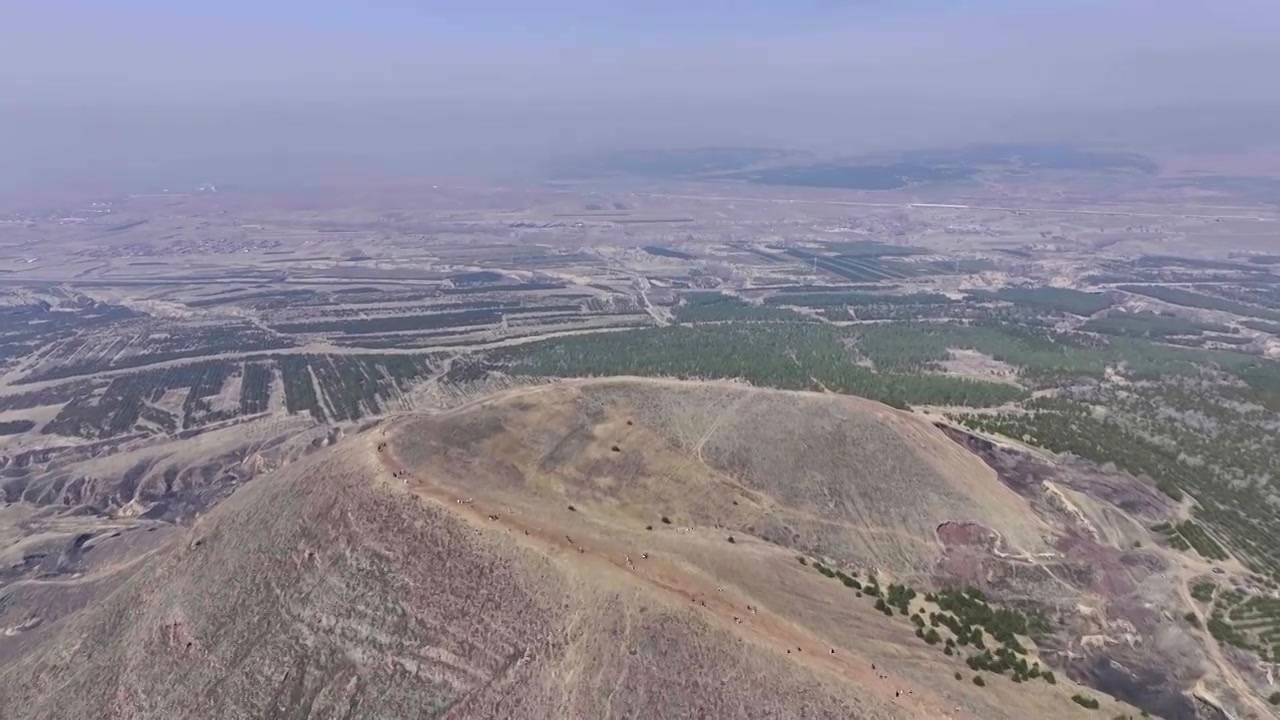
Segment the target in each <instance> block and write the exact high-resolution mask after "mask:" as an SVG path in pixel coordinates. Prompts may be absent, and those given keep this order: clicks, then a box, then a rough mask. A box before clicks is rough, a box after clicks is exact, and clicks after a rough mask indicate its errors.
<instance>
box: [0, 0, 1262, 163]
mask: <svg viewBox="0 0 1280 720" xmlns="http://www.w3.org/2000/svg"><path fill="white" fill-rule="evenodd" d="M5 5H6V6H7V7H6V8H5V10H4V12H3V19H2V21H0V189H12V188H13V187H15V186H23V185H51V184H56V183H60V182H73V181H77V180H79V181H84V180H87V179H92V180H94V181H95V182H96V181H100V180H110V179H112V178H123V179H124V181H130V180H131V179H135V178H155V179H162V178H164V177H165V175H166V173H168V174H171V175H173V176H175V177H176V176H178V175H183V178H182V179H185V177H187V176H193V177H194V176H200V175H209V176H215V175H232V176H243V175H252V174H253V173H259V172H267V171H270V172H273V173H276V174H279V175H280V176H281V177H289V176H290V173H291V172H292V173H295V174H297V175H299V176H306V175H307V174H308V173H313V172H319V171H321V170H325V169H338V168H343V167H351V168H356V167H365V168H368V169H391V170H395V171H397V172H423V173H430V172H452V173H457V172H465V171H466V170H467V169H468V168H472V167H474V168H477V169H479V168H484V169H486V170H488V169H494V168H501V167H502V166H503V165H504V164H510V165H511V166H512V167H515V166H517V165H519V164H521V163H524V162H526V161H528V160H531V159H534V158H538V157H543V156H547V155H553V154H555V153H557V152H561V151H571V150H579V149H584V148H593V147H611V146H616V147H635V146H646V145H653V144H681V145H688V144H743V143H755V144H772V145H786V146H793V147H801V148H813V149H819V150H824V151H861V150H865V149H875V148H886V147H897V146H905V145H919V144H930V143H933V144H941V143H950V142H960V141H966V140H992V139H1000V138H1003V137H1009V138H1026V137H1037V136H1043V137H1045V138H1052V137H1058V136H1075V137H1086V138H1087V137H1089V136H1090V135H1091V134H1096V135H1097V136H1098V139H1138V140H1140V139H1142V138H1144V137H1155V138H1164V137H1168V138H1170V139H1172V140H1186V139H1187V138H1191V139H1197V138H1199V139H1204V140H1206V141H1208V140H1212V139H1214V138H1215V137H1216V136H1218V135H1227V136H1230V138H1231V139H1236V140H1240V139H1247V138H1246V136H1248V138H1252V136H1253V135H1259V136H1262V135H1265V134H1266V132H1267V131H1272V132H1278V133H1280V130H1273V128H1274V125H1273V124H1272V123H1271V122H1270V121H1271V120H1274V119H1275V116H1274V115H1273V114H1267V112H1268V108H1269V107H1272V106H1280V80H1277V78H1276V75H1277V74H1280V71H1277V68H1280V40H1277V38H1280V2H1275V0H1110V1H1109V2H1100V1H1096V0H1020V1H1015V0H968V1H965V0H845V1H841V0H737V1H736V2H731V1H729V0H594V1H591V0H436V1H434V2H431V1H427V0H360V1H357V0H305V1H304V0H205V1H203V2H194V1H192V0H111V1H110V2H103V1H102V0H75V1H73V0H40V1H39V2H20V1H19V0H11V1H10V2H7V3H5ZM1255 111H1256V112H1257V113H1259V114H1258V115H1257V116H1256V117H1255V116H1254V115H1253V114H1252V113H1254V112H1255ZM1135 118H1136V119H1135ZM1242 128H1243V129H1242ZM508 161H510V162H509V163H508ZM184 173H185V175H184ZM235 179H237V180H240V179H242V178H241V177H236V178H235Z"/></svg>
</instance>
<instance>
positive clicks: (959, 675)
mask: <svg viewBox="0 0 1280 720" xmlns="http://www.w3.org/2000/svg"><path fill="white" fill-rule="evenodd" d="M956 679H957V680H963V679H964V676H963V675H961V674H960V671H959V670H957V671H956Z"/></svg>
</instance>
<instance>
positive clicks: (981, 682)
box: [973, 675, 987, 687]
mask: <svg viewBox="0 0 1280 720" xmlns="http://www.w3.org/2000/svg"><path fill="white" fill-rule="evenodd" d="M973 684H974V685H977V686H978V687H986V684H987V681H986V680H983V679H982V676H981V675H974V676H973Z"/></svg>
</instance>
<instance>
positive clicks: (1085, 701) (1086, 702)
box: [1071, 693, 1099, 710]
mask: <svg viewBox="0 0 1280 720" xmlns="http://www.w3.org/2000/svg"><path fill="white" fill-rule="evenodd" d="M1071 701H1072V702H1074V703H1075V704H1077V705H1079V706H1080V707H1083V708H1088V709H1090V710H1097V709H1098V707H1099V703H1098V700H1097V699H1096V698H1091V697H1089V696H1088V695H1082V694H1080V693H1076V694H1075V695H1072V696H1071Z"/></svg>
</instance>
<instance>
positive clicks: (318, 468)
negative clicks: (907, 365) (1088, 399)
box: [0, 379, 1160, 718]
mask: <svg viewBox="0 0 1280 720" xmlns="http://www.w3.org/2000/svg"><path fill="white" fill-rule="evenodd" d="M1037 492H1042V491H1040V490H1037ZM1047 507H1048V502H1047V501H1046V500H1045V499H1044V498H1037V497H1034V496H1033V495H1029V494H1028V493H1027V492H1021V493H1020V492H1019V489H1018V488H1016V487H1011V486H1010V485H1009V484H1008V483H1005V482H1002V481H1001V478H1000V477H999V475H998V473H997V472H996V471H995V470H993V469H992V468H991V467H990V466H989V465H987V464H986V463H984V462H983V461H982V460H981V459H980V458H979V457H978V456H976V455H974V454H971V453H970V452H968V451H967V450H966V449H964V448H963V447H962V446H961V445H960V444H957V443H956V442H955V441H953V440H952V439H951V438H949V437H948V436H947V435H946V434H945V433H944V432H943V431H942V430H940V429H938V428H936V427H934V426H933V425H931V424H930V423H928V422H927V421H925V420H922V419H921V418H919V417H917V416H912V415H910V414H907V413H903V412H901V411H897V410H894V409H891V408H888V407H886V406H883V405H880V404H878V403H874V402H870V401H865V400H860V399H856V398H848V397H839V396H831V395H819V394H814V393H796V392H783V391H773V390H760V389H755V388H750V387H744V386H740V385H735V384H731V383H680V382H670V381H652V380H640V379H617V380H599V381H576V382H563V383H555V384H551V385H540V386H534V387H529V388H521V389H517V390H512V391H506V392H502V393H498V394H495V395H493V396H489V397H485V398H483V399H480V400H477V401H474V402H471V403H469V404H467V405H464V406H462V407H459V408H456V409H454V410H451V411H447V412H444V413H439V414H431V415H411V416H406V417H403V418H399V419H396V420H393V421H387V422H384V423H381V424H378V425H376V426H373V427H369V428H368V429H365V430H364V431H363V432H359V433H356V434H353V435H351V436H348V437H346V438H345V439H342V440H341V441H339V442H338V443H336V444H335V445H334V446H333V447H330V448H328V449H325V450H322V451H320V452H316V453H313V454H311V455H310V456H308V457H305V458H303V459H301V460H299V461H298V462H296V463H293V464H290V465H288V466H287V467H285V468H283V469H281V470H279V471H277V472H274V473H271V474H268V475H265V476H263V477H261V478H259V479H258V480H255V481H254V482H253V483H250V484H249V485H247V486H245V487H244V488H242V489H241V490H238V491H237V492H235V493H234V494H233V495H232V496H231V497H230V498H229V499H227V500H226V501H224V502H223V503H221V504H220V505H218V506H217V507H216V508H215V509H213V510H212V511H211V512H209V513H208V514H207V515H205V516H203V517H201V518H200V519H199V520H197V521H196V522H195V523H193V524H192V525H191V526H190V527H189V528H188V529H186V530H184V531H183V532H180V533H176V534H174V535H173V536H172V537H171V538H169V539H168V541H167V542H165V543H164V544H163V545H161V546H159V547H157V548H156V549H155V550H153V551H152V554H151V555H150V556H149V558H148V560H147V562H146V563H145V566H140V567H136V568H133V569H130V570H122V571H120V572H121V573H123V574H126V575H127V576H128V577H127V579H123V580H121V581H120V582H119V584H118V585H117V586H115V587H113V588H111V590H110V592H109V593H105V592H104V593H103V595H104V596H103V597H100V598H97V599H96V601H95V602H93V603H91V604H86V605H85V607H84V608H83V609H79V610H76V611H73V612H72V613H71V614H70V615H69V616H68V617H67V618H65V619H63V621H62V622H60V623H58V626H57V627H56V628H51V629H50V630H49V631H48V632H47V633H45V634H44V636H43V637H39V638H38V641H36V640H37V638H36V637H35V635H39V634H41V632H42V631H41V630H40V629H39V628H36V629H34V630H32V631H30V633H29V634H28V639H29V641H30V642H28V643H27V644H26V645H25V646H22V647H18V648H16V652H15V650H11V651H10V654H9V656H8V657H7V658H6V660H7V662H6V663H5V665H4V669H3V671H2V674H0V682H3V685H4V687H6V688H7V689H8V690H7V692H6V693H5V694H4V699H3V700H0V709H3V714H4V715H5V716H6V717H30V718H60V717H122V718H123V717H187V718H206V717H207V718H215V717H280V718H286V717H335V718H336V717H382V718H387V717H406V718H407V717H421V716H423V714H424V713H425V714H428V715H433V714H443V715H444V716H445V717H450V718H506V717H527V718H537V717H547V718H565V717H593V718H606V717H636V716H645V717H705V718H783V717H786V718H793V717H794V718H800V717H808V718H825V717H857V718H903V717H915V718H939V717H953V718H1026V717H1063V718H1065V717H1075V716H1079V717H1090V716H1092V714H1091V711H1090V710H1087V709H1086V708H1085V707H1083V706H1081V705H1079V704H1077V703H1073V702H1072V699H1071V698H1072V696H1073V695H1076V694H1079V693H1080V692H1082V691H1081V688H1080V687H1079V686H1077V685H1075V684H1074V683H1072V682H1071V681H1069V680H1068V679H1067V678H1065V677H1063V676H1061V675H1059V676H1058V678H1056V679H1055V682H1054V683H1053V684H1050V683H1049V682H1046V681H1045V680H1044V679H1042V677H1041V676H1040V673H1035V675H1036V676H1037V677H1034V678H1030V677H1029V678H1027V679H1026V680H1025V681H1019V682H1016V683H1015V682H1013V681H1011V679H1010V677H1000V676H997V675H992V674H990V673H988V674H987V678H988V682H986V683H985V684H984V685H983V686H978V685H975V684H974V680H973V678H974V677H975V672H974V671H973V670H972V669H971V668H969V667H967V666H966V664H965V662H964V660H963V659H962V658H961V657H960V655H959V654H958V653H957V654H954V655H953V654H952V652H951V648H952V647H954V645H953V644H952V641H951V638H952V637H953V634H952V633H951V631H949V630H947V628H946V623H945V622H944V623H943V624H942V625H941V627H942V631H943V635H942V637H945V638H947V639H946V641H945V643H946V644H945V646H944V645H943V644H942V642H939V641H935V642H928V641H926V640H924V639H921V638H918V637H916V636H915V635H914V634H913V632H914V631H915V629H916V625H915V623H916V620H915V619H916V618H929V617H930V616H932V617H937V616H938V615H939V614H942V615H949V616H951V617H963V616H964V612H961V611H953V612H950V613H948V612H946V611H945V610H941V608H942V607H944V606H946V600H945V599H944V598H940V597H933V596H932V595H929V596H926V595H925V594H924V593H923V592H921V593H919V594H914V591H912V590H908V588H911V587H923V586H926V585H928V584H930V583H931V582H932V580H933V578H934V575H935V573H937V572H938V568H939V567H946V566H947V565H948V564H949V563H955V564H958V565H963V566H965V567H968V564H972V563H983V562H987V563H995V565H992V566H991V567H987V568H985V569H984V570H983V573H984V574H985V575H986V577H987V579H990V578H991V577H993V576H994V575H998V574H1000V573H1008V574H1011V575H1012V574H1025V575H1034V574H1036V573H1041V572H1042V573H1043V574H1044V575H1045V578H1044V581H1043V582H1038V583H1037V586H1036V591H1038V592H1048V593H1054V594H1058V595H1064V594H1071V595H1072V596H1073V597H1076V598H1079V599H1080V600H1081V601H1082V602H1087V598H1088V597H1090V596H1091V595H1092V594H1093V593H1095V592H1096V591H1097V588H1096V587H1094V585H1093V584H1091V583H1073V582H1072V580H1073V579H1077V578H1073V577H1072V576H1071V574H1070V573H1067V572H1064V570H1065V569H1069V568H1071V567H1072V566H1073V565H1074V566H1076V567H1077V569H1079V567H1078V565H1079V563H1080V562H1081V557H1080V556H1079V555H1078V554H1077V553H1076V551H1075V550H1074V549H1067V550H1065V551H1064V550H1061V549H1058V550H1055V549H1054V548H1055V547H1057V548H1061V547H1062V546H1063V544H1064V543H1066V542H1071V543H1082V544H1088V543H1090V542H1095V541H1094V540H1092V539H1091V538H1090V537H1089V536H1088V535H1086V534H1084V533H1080V532H1079V531H1078V528H1072V527H1069V526H1067V525H1064V524H1063V523H1062V522H1061V517H1060V516H1057V515H1054V514H1053V513H1052V512H1051V511H1048V510H1046V508H1047ZM1090 509H1091V511H1093V512H1095V513H1098V514H1101V513H1104V512H1105V511H1106V510H1105V508H1104V507H1103V504H1102V503H1098V504H1097V506H1093V507H1091V508H1090ZM1080 522H1085V521H1084V520H1083V519H1081V520H1080ZM979 542H984V543H985V542H990V543H991V545H992V548H996V547H998V548H999V549H1000V550H1001V552H999V553H998V554H995V555H990V556H984V557H982V558H978V557H976V556H975V554H974V552H973V549H974V544H975V543H979ZM998 558H1003V560H1001V559H998ZM1159 562H1160V561H1159V556H1158V555H1156V554H1151V555H1150V557H1149V558H1147V559H1146V560H1145V564H1139V563H1132V562H1130V563H1127V566H1126V568H1125V569H1124V571H1123V574H1124V575H1125V577H1126V578H1127V579H1128V580H1129V581H1132V582H1154V581H1153V580H1152V578H1153V576H1154V575H1155V573H1156V572H1157V570H1158V569H1159V568H1158V567H1157V566H1156V565H1157V564H1158V563H1159ZM815 568H818V569H815ZM822 570H825V571H826V572H822ZM837 571H838V573H839V575H840V578H849V579H850V580H852V582H850V581H842V580H841V579H837V578H835V577H834V575H835V573H836V572H837ZM1108 571H1109V570H1108ZM827 573H831V574H832V577H828V576H826V575H827ZM855 578H856V579H855ZM1022 581H1023V582H1026V581H1027V580H1025V579H1023V580H1022ZM854 583H856V584H857V586H859V587H860V589H859V590H858V591H855V590H854V589H853V584H854ZM1051 584H1052V585H1057V586H1058V587H1052V588H1051V587H1047V586H1048V585H1051ZM873 587H876V588H878V589H877V590H874V591H873V590H872V588H873ZM907 593H912V597H911V598H910V599H908V600H905V601H902V605H903V607H905V608H906V609H907V610H908V611H909V614H907V613H902V612H899V611H897V610H894V609H893V607H892V606H886V605H885V604H884V602H885V600H888V601H889V602H890V603H898V602H899V600H900V599H901V598H902V597H904V596H905V595H906V594H907ZM885 607H889V610H888V612H884V611H883V608H885ZM13 612H14V608H12V607H10V608H7V609H6V610H5V614H6V615H11V614H12V613H13ZM923 626H924V627H928V622H925V623H924V625H923ZM996 632H997V633H998V632H999V631H998V630H997V631H996ZM1024 632H1025V631H1024ZM965 634H966V636H968V635H969V632H968V631H966V633H965ZM977 634H978V636H980V637H985V639H986V643H987V645H988V646H990V647H992V648H993V649H994V648H995V647H996V646H998V644H999V641H997V640H996V638H995V636H993V635H992V634H991V629H990V628H989V629H988V630H987V631H981V630H979V632H978V633H977ZM966 642H968V638H967V637H966ZM1015 642H1016V644H1017V645H1018V646H1019V647H1020V648H1021V650H1022V652H1021V653H1019V655H1020V656H1021V657H1025V658H1026V659H1027V660H1029V661H1031V662H1032V663H1034V664H1035V665H1034V667H1038V668H1043V669H1044V671H1045V672H1047V671H1048V665H1047V663H1045V664H1042V663H1041V657H1042V655H1043V654H1044V653H1046V652H1049V651H1050V649H1049V648H1048V647H1040V646H1039V644H1038V641H1034V640H1032V639H1031V638H1030V637H1029V636H1022V635H1018V636H1016V640H1015ZM1014 672H1015V675H1016V671H1014ZM1102 702H1103V704H1104V708H1105V709H1107V710H1109V711H1110V712H1111V714H1112V715H1114V714H1115V713H1116V712H1124V709H1123V707H1122V706H1120V705H1118V704H1115V703H1114V702H1113V701H1111V700H1109V699H1107V698H1105V697H1103V698H1102Z"/></svg>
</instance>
